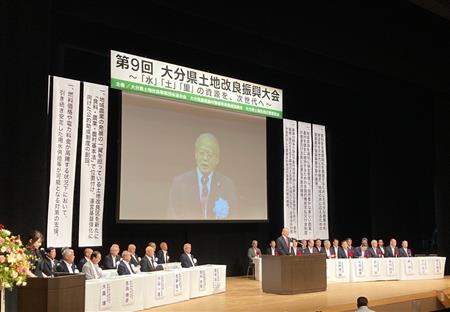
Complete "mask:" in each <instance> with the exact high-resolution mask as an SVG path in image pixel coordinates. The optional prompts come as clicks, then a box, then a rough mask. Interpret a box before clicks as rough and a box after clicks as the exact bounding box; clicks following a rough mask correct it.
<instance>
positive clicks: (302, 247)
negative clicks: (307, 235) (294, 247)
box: [300, 239, 308, 253]
mask: <svg viewBox="0 0 450 312" xmlns="http://www.w3.org/2000/svg"><path fill="white" fill-rule="evenodd" d="M307 247H308V242H307V240H306V239H302V240H301V243H300V249H301V250H302V253H305V252H306V248H307Z"/></svg>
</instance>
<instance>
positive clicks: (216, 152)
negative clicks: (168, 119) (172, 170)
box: [169, 133, 237, 220]
mask: <svg viewBox="0 0 450 312" xmlns="http://www.w3.org/2000/svg"><path fill="white" fill-rule="evenodd" d="M194 155H195V161H196V164H197V167H196V168H195V169H194V170H191V171H188V172H186V173H183V174H181V175H179V176H177V177H175V178H174V179H173V182H172V187H171V189H170V194H169V217H170V218H173V219H185V220H198V219H207V220H214V219H232V216H233V213H234V212H236V210H237V207H236V191H235V187H234V183H233V181H232V180H231V179H230V178H228V177H226V176H224V175H222V174H221V173H219V172H217V171H216V168H217V165H218V164H219V161H220V147H219V141H218V140H217V138H216V137H215V136H214V135H213V134H211V133H202V134H201V135H200V136H199V137H198V138H197V140H196V141H195V153H194ZM234 215H236V214H234Z"/></svg>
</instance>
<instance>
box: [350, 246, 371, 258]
mask: <svg viewBox="0 0 450 312" xmlns="http://www.w3.org/2000/svg"><path fill="white" fill-rule="evenodd" d="M360 257H364V258H368V257H369V251H368V249H366V250H365V251H364V254H363V251H362V249H361V247H356V248H355V252H354V254H353V256H352V258H360Z"/></svg>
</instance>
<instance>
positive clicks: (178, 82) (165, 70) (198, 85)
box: [111, 50, 283, 119]
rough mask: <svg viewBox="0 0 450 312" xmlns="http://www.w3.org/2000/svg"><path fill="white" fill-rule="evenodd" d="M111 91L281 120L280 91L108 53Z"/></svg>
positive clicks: (135, 57)
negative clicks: (140, 94)
mask: <svg viewBox="0 0 450 312" xmlns="http://www.w3.org/2000/svg"><path fill="white" fill-rule="evenodd" d="M111 88H114V89H119V90H124V91H129V92H134V93H144V94H150V95H156V96H160V97H165V98H170V99H175V100H183V101H188V102H192V103H196V104H200V105H207V106H212V107H219V108H225V109H229V110H234V111H240V112H243V113H248V114H254V115H259V116H266V117H273V118H279V119H281V118H282V117H283V91H282V90H281V89H277V88H273V87H268V86H264V85H259V84H255V83H252V82H247V81H243V80H238V79H234V78H230V77H225V76H221V75H216V74H213V73H209V72H205V71H201V70H196V69H192V68H188V67H184V66H179V65H174V64H171V63H167V62H161V61H157V60H153V59H149V58H144V57H140V56H136V55H132V54H128V53H123V52H118V51H113V50H111Z"/></svg>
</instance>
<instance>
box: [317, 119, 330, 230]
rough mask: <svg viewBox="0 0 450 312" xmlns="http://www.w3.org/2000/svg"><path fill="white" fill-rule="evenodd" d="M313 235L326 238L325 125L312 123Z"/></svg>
mask: <svg viewBox="0 0 450 312" xmlns="http://www.w3.org/2000/svg"><path fill="white" fill-rule="evenodd" d="M313 211H314V226H313V227H314V237H315V238H320V239H327V238H328V191H327V152H326V133H325V126H321V125H313Z"/></svg>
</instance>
